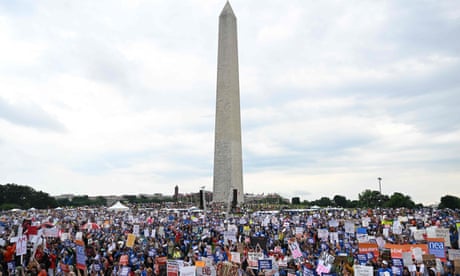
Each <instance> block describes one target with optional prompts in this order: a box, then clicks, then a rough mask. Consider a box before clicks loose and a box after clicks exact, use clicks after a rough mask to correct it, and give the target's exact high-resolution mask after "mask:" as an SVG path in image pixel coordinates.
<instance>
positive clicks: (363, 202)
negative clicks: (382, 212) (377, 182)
mask: <svg viewBox="0 0 460 276" xmlns="http://www.w3.org/2000/svg"><path fill="white" fill-rule="evenodd" d="M358 197H359V205H360V206H361V207H372V208H374V207H382V206H383V205H384V203H385V202H386V201H388V199H389V198H388V196H387V195H382V194H381V193H380V192H379V191H371V190H369V189H368V190H364V191H363V192H362V193H360V194H359V195H358Z"/></svg>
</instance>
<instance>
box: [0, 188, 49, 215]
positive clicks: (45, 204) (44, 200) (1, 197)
mask: <svg viewBox="0 0 460 276" xmlns="http://www.w3.org/2000/svg"><path fill="white" fill-rule="evenodd" d="M0 205H2V206H8V205H11V206H17V207H18V208H21V209H29V208H31V207H34V208H37V209H45V208H53V207H56V206H57V203H56V200H55V199H54V198H53V197H51V196H49V195H48V194H47V193H45V192H42V191H38V192H37V191H35V190H34V189H32V188H31V187H29V186H23V185H17V184H14V183H12V184H5V185H0Z"/></svg>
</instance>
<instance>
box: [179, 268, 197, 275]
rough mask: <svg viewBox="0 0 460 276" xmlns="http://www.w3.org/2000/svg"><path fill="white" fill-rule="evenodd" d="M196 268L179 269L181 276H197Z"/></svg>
mask: <svg viewBox="0 0 460 276" xmlns="http://www.w3.org/2000/svg"><path fill="white" fill-rule="evenodd" d="M195 270H196V267H195V266H183V267H181V268H180V269H179V273H180V276H195Z"/></svg>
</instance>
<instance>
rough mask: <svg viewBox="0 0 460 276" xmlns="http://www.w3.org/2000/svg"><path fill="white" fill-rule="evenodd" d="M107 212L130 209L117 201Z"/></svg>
mask: <svg viewBox="0 0 460 276" xmlns="http://www.w3.org/2000/svg"><path fill="white" fill-rule="evenodd" d="M107 210H113V211H126V210H129V207H128V206H125V205H123V204H122V203H121V202H120V201H117V202H116V203H115V204H114V205H112V206H110V207H109V208H107Z"/></svg>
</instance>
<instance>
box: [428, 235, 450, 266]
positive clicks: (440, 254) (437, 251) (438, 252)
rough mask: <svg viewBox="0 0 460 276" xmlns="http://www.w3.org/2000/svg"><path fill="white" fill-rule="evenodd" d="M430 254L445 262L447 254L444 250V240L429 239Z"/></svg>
mask: <svg viewBox="0 0 460 276" xmlns="http://www.w3.org/2000/svg"><path fill="white" fill-rule="evenodd" d="M427 245H428V252H429V253H430V254H432V255H434V256H435V257H436V258H439V259H441V260H443V261H445V260H446V252H445V249H444V239H443V238H436V239H434V238H429V239H427Z"/></svg>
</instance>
